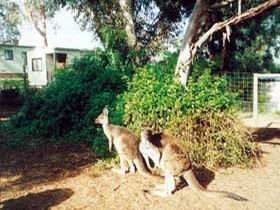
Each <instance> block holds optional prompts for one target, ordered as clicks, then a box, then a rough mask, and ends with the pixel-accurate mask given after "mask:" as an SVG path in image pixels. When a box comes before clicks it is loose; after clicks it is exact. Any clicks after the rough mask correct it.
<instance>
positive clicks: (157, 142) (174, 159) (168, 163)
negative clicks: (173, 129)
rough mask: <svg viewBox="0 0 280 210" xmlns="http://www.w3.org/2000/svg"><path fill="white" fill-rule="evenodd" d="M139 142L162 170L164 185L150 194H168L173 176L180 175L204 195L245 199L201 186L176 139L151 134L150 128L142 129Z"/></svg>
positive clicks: (172, 188)
mask: <svg viewBox="0 0 280 210" xmlns="http://www.w3.org/2000/svg"><path fill="white" fill-rule="evenodd" d="M141 144H142V145H145V147H143V148H146V151H145V152H146V154H148V156H149V157H150V158H151V159H152V160H153V162H154V163H155V165H156V166H157V167H159V168H161V169H162V170H163V172H164V178H165V183H164V186H160V187H155V189H154V190H153V191H152V192H151V193H152V194H154V195H158V196H162V197H166V196H170V195H171V194H172V193H173V191H174V190H175V189H176V184H175V179H174V178H175V177H179V176H182V177H183V178H184V179H185V180H186V182H187V183H188V184H189V186H190V188H191V189H193V190H195V191H196V192H198V193H200V194H203V195H205V196H208V197H228V198H232V199H235V200H239V201H246V200H247V199H245V198H242V197H240V196H239V195H236V194H234V193H230V192H225V191H212V190H207V189H206V188H204V187H203V186H201V185H200V184H199V182H198V180H197V179H196V177H195V175H194V173H193V170H192V166H191V162H190V159H189V156H188V153H187V152H186V150H185V149H184V147H183V146H182V145H181V144H180V142H179V140H178V139H176V138H174V137H172V136H169V135H166V134H163V133H156V134H152V131H151V130H149V129H144V130H143V131H142V132H141ZM143 148H142V149H143Z"/></svg>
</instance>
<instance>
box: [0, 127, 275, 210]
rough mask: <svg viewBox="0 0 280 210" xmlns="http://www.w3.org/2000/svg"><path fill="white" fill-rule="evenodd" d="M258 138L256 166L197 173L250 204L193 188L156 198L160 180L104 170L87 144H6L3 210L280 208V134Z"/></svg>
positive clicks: (261, 133) (1, 167)
mask: <svg viewBox="0 0 280 210" xmlns="http://www.w3.org/2000/svg"><path fill="white" fill-rule="evenodd" d="M254 135H255V136H256V140H257V142H258V144H259V145H260V147H261V149H262V150H263V156H262V159H261V163H260V164H257V165H256V167H255V168H252V169H240V168H237V167H233V168H228V169H220V170H218V171H215V172H213V171H211V170H209V169H199V170H196V175H197V176H198V178H199V180H200V181H201V182H202V183H203V184H204V185H205V186H207V188H208V189H213V190H226V191H231V192H234V193H237V194H239V195H240V196H243V197H245V198H247V199H248V200H249V201H247V202H238V201H234V200H231V199H221V198H211V199H210V198H206V197H202V196H200V195H198V194H196V193H195V192H193V191H192V190H190V188H189V187H188V186H182V187H181V189H180V190H178V191H176V192H175V194H174V195H172V196H171V197H169V198H159V197H154V196H152V195H150V194H148V193H145V190H149V189H151V188H152V187H153V186H154V185H155V184H158V180H157V179H147V178H144V177H142V176H141V175H139V174H138V173H136V174H128V175H125V176H121V175H118V174H115V173H113V172H111V171H110V170H103V171H101V170H100V167H97V166H96V164H95V163H96V161H97V160H96V157H95V155H94V154H93V153H92V151H91V150H90V148H88V147H87V146H86V145H79V146H78V145H59V146H55V145H45V146H42V147H40V148H38V149H33V150H32V149H29V150H26V149H8V148H6V147H4V146H0V154H1V157H0V209H1V208H2V209H9V210H10V209H11V210H14V209H24V210H33V209H34V210H35V209H36V210H40V209H133V210H134V209H161V210H162V209H168V210H170V209H176V210H180V209H182V210H183V209H184V210H188V209H195V210H208V209H209V210H212V209H213V210H214V209H222V210H227V209H228V210H237V209H238V210H240V209H241V210H243V209H252V210H266V209H269V210H280V200H279V195H280V156H279V154H280V130H279V129H260V130H256V131H255V132H254ZM0 144H1V143H0Z"/></svg>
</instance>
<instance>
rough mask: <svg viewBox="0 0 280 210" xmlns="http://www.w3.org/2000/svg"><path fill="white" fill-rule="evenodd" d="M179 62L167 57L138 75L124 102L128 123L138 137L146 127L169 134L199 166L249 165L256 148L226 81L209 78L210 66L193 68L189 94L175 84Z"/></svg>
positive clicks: (131, 83) (142, 70)
mask: <svg viewBox="0 0 280 210" xmlns="http://www.w3.org/2000/svg"><path fill="white" fill-rule="evenodd" d="M175 61H176V58H175V57H174V56H167V58H166V59H165V60H164V61H161V62H159V63H156V64H150V65H147V66H146V67H145V68H141V69H138V70H137V71H136V74H135V75H134V78H133V80H132V81H131V82H130V83H129V87H128V90H127V91H126V92H125V93H124V94H123V96H122V100H123V104H124V105H123V106H124V109H125V112H124V121H125V123H126V124H127V125H128V126H129V127H130V128H131V129H133V130H135V131H138V132H139V130H140V128H141V126H142V125H143V124H148V125H150V126H151V127H153V129H155V130H157V131H163V130H168V131H169V132H170V133H171V134H173V135H175V136H178V137H180V139H181V140H182V141H183V142H184V143H185V145H186V147H187V149H188V150H189V152H190V156H191V159H192V160H193V161H195V162H196V163H197V164H206V165H208V166H229V165H235V164H241V165H242V164H247V163H248V162H249V160H250V158H251V156H252V155H253V145H252V143H251V140H250V135H247V134H248V133H247V132H246V130H245V129H244V128H243V127H242V125H241V124H240V123H239V121H238V120H237V119H236V116H235V115H233V114H234V108H235V105H236V103H235V97H236V96H235V95H234V94H232V93H230V92H229V91H227V90H228V86H227V82H226V80H225V79H223V78H219V77H214V76H211V67H212V66H211V64H210V65H209V64H207V63H205V62H201V63H199V64H196V65H194V69H193V74H192V76H191V79H190V81H189V86H188V89H187V90H186V89H185V88H183V87H182V86H181V85H180V84H177V83H176V81H174V73H173V70H174V68H175ZM202 70H203V71H202ZM199 75H200V76H199ZM120 109H121V108H120Z"/></svg>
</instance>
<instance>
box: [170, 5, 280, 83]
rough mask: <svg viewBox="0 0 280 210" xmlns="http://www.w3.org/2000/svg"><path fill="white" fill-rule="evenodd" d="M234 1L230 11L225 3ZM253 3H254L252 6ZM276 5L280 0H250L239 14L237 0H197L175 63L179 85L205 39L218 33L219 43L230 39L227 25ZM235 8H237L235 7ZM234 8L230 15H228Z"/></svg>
mask: <svg viewBox="0 0 280 210" xmlns="http://www.w3.org/2000/svg"><path fill="white" fill-rule="evenodd" d="M233 3H234V4H235V5H236V6H235V7H234V8H236V9H234V10H233V8H232V7H230V6H229V5H232V4H233ZM256 5H257V6H256ZM279 5H280V0H269V1H261V0H256V1H250V2H246V3H245V8H246V7H250V6H251V7H250V9H248V10H247V11H245V12H243V13H241V14H238V12H239V13H240V11H241V9H240V8H241V6H240V1H239V2H237V1H234V0H222V1H211V0H208V1H205V0H197V1H196V4H195V7H194V10H193V12H192V15H191V18H190V21H189V24H188V26H187V29H186V32H185V35H184V40H183V44H182V47H181V51H180V54H179V58H178V62H177V65H176V71H175V72H176V75H177V76H178V77H179V80H180V82H181V83H182V84H183V85H187V81H188V76H189V74H190V70H191V64H192V61H193V59H194V57H195V55H196V53H197V51H198V48H201V47H202V45H203V44H204V43H207V42H209V39H211V37H213V36H215V35H217V33H222V35H220V37H221V39H222V40H223V41H222V42H223V45H224V43H225V42H226V41H230V34H231V29H230V27H232V26H235V25H237V24H240V23H241V22H242V21H244V20H248V19H252V18H255V17H256V16H258V15H265V14H267V13H266V12H267V11H271V10H272V9H274V8H275V7H277V6H279ZM238 8H239V9H238ZM229 11H234V12H235V14H237V15H234V16H230V18H229V15H230V14H231V12H229Z"/></svg>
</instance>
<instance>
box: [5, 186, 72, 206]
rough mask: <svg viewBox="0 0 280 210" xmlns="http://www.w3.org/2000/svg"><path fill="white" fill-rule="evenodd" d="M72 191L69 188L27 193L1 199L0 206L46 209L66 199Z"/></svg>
mask: <svg viewBox="0 0 280 210" xmlns="http://www.w3.org/2000/svg"><path fill="white" fill-rule="evenodd" d="M73 193H74V192H73V191H72V190H71V189H69V188H64V189H54V190H46V191H44V192H40V193H29V194H27V195H26V196H22V197H19V198H16V199H10V200H6V201H3V202H2V203H0V207H2V209H3V210H11V209H13V210H47V209H50V207H52V206H56V205H58V204H60V203H62V202H63V201H65V200H67V199H68V198H70V197H71V196H72V195H73Z"/></svg>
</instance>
